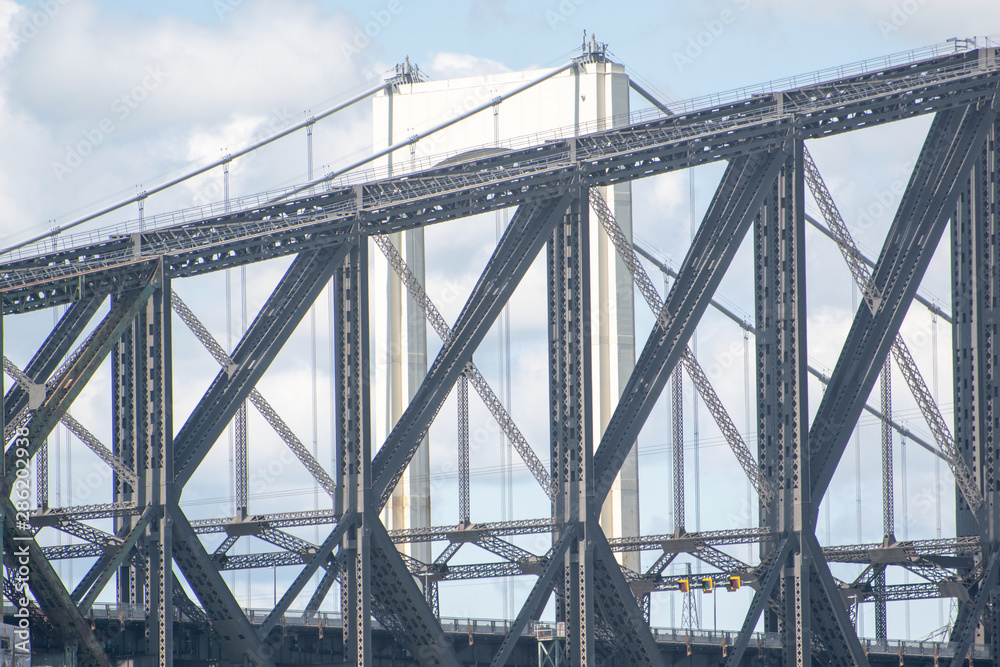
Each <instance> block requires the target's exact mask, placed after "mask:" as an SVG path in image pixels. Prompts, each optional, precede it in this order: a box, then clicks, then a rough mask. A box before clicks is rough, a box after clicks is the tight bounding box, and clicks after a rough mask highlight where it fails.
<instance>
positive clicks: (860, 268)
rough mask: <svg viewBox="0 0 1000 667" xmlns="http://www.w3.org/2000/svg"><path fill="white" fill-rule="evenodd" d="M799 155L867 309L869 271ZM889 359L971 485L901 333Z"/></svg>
mask: <svg viewBox="0 0 1000 667" xmlns="http://www.w3.org/2000/svg"><path fill="white" fill-rule="evenodd" d="M803 156H804V160H803V164H804V166H805V174H806V183H807V184H808V185H809V189H810V190H811V191H812V194H813V199H815V200H816V204H817V205H818V206H819V208H820V210H821V211H822V213H823V219H824V220H826V224H827V225H828V226H829V227H830V232H831V234H832V235H833V238H834V240H835V241H836V242H837V247H838V248H839V249H840V254H841V255H842V256H843V258H844V261H845V262H846V263H847V266H848V268H849V269H850V270H851V275H852V276H853V277H854V282H855V283H857V285H858V289H860V290H861V293H862V294H863V295H864V298H865V301H866V302H867V303H868V307H869V308H870V309H871V308H873V306H874V302H873V295H872V294H871V292H870V291H869V288H870V287H873V285H872V284H871V278H872V275H871V270H870V269H869V268H868V265H867V264H866V263H865V262H863V261H862V260H861V252H860V251H859V250H858V247H857V245H856V244H855V243H854V239H853V238H852V237H851V232H850V230H849V229H848V228H847V225H846V224H845V223H844V218H843V217H842V216H841V215H840V210H839V209H838V208H837V204H836V203H835V202H834V201H833V196H832V195H831V194H830V190H829V189H828V188H827V187H826V183H824V182H823V177H822V176H821V175H820V173H819V169H817V167H816V163H815V162H814V161H813V159H812V156H811V155H810V154H809V151H808V150H806V149H805V148H803ZM892 356H893V358H894V359H895V360H896V365H897V366H898V367H899V370H900V373H901V374H902V375H903V379H904V380H906V384H907V386H908V387H909V388H910V393H912V394H913V398H914V399H915V400H916V401H917V407H919V408H920V413H921V414H922V415H923V416H924V421H926V422H927V425H928V426H929V427H930V429H931V433H932V434H933V435H934V441H935V442H937V445H938V447H940V449H941V451H942V452H944V455H945V456H944V459H945V461H946V462H947V463H948V465H949V467H951V471H952V474H954V476H955V479H956V480H961V481H960V482H959V486H960V487H961V486H962V485H966V486H967V485H969V484H971V483H972V482H971V480H972V472H971V471H970V470H969V467H968V466H967V465H966V463H965V461H964V460H963V459H962V456H961V455H960V454H959V451H958V448H957V447H956V446H955V438H954V437H953V436H952V434H951V430H950V429H949V428H948V424H947V423H946V422H945V420H944V417H942V416H941V410H940V408H938V405H937V403H936V402H935V401H934V397H933V396H931V391H930V389H929V388H928V387H927V383H926V382H925V381H924V378H923V376H922V375H921V374H920V369H919V368H917V364H916V362H915V361H914V360H913V355H911V354H910V349H909V348H908V347H907V346H906V342H905V341H904V340H903V336H902V334H899V333H897V334H896V337H895V339H894V340H893V341H892ZM882 412H883V423H887V422H888V421H889V420H890V419H891V417H890V416H889V415H888V414H885V413H887V412H888V411H887V410H885V409H884V408H883V410H882ZM976 509H978V508H976V507H973V511H975V510H976Z"/></svg>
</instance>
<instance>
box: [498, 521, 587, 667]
mask: <svg viewBox="0 0 1000 667" xmlns="http://www.w3.org/2000/svg"><path fill="white" fill-rule="evenodd" d="M575 539H576V531H575V530H566V531H563V534H562V536H561V537H560V538H559V541H558V542H556V543H555V545H554V546H553V548H552V552H551V553H550V554H549V556H548V558H549V560H548V562H547V563H546V564H545V569H544V570H542V573H541V574H540V575H539V577H538V579H536V580H535V585H534V586H532V587H531V592H530V593H528V599H527V600H525V601H524V604H523V605H522V606H521V611H519V612H518V613H517V618H515V619H514V623H513V624H512V625H511V628H510V632H509V633H508V634H507V636H506V637H504V640H503V642H502V643H501V644H500V648H499V649H498V650H497V654H496V655H495V656H493V660H492V661H491V662H490V667H500V666H501V665H506V664H507V660H508V659H510V654H511V653H513V652H514V647H515V646H516V645H517V640H518V639H520V638H521V635H522V634H523V633H524V630H525V628H527V626H528V623H530V622H531V621H537V620H538V617H539V616H541V615H542V611H543V610H544V608H545V604H546V603H547V602H548V600H549V596H550V595H551V594H552V589H553V587H554V586H555V579H556V575H557V574H559V573H560V572H561V571H562V569H563V558H564V557H565V556H566V551H567V550H568V549H569V546H570V544H572V543H573V541H574V540H575Z"/></svg>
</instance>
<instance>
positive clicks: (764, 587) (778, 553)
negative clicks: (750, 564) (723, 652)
mask: <svg viewBox="0 0 1000 667" xmlns="http://www.w3.org/2000/svg"><path fill="white" fill-rule="evenodd" d="M793 545H794V541H793V540H792V538H791V537H790V536H788V535H786V536H785V537H783V538H782V540H781V542H780V543H779V544H778V546H777V547H775V549H774V550H773V551H771V553H769V554H768V559H767V560H766V561H765V562H764V563H761V566H763V567H762V568H761V566H758V568H759V569H762V570H763V572H764V576H763V577H762V578H761V579H759V583H758V584H757V590H756V591H755V592H754V594H753V599H752V600H751V601H750V608H749V609H748V610H747V615H746V618H744V619H743V626H742V627H741V628H740V633H739V634H738V635H737V636H736V641H735V642H734V644H733V649H732V653H730V654H729V657H728V659H727V660H726V667H736V665H739V664H740V662H741V661H742V660H743V652H744V651H746V650H747V644H749V643H750V637H751V636H752V635H753V631H754V628H756V627H757V621H758V620H759V619H760V615H761V612H763V611H764V606H765V605H766V604H767V603H768V601H769V600H770V599H771V593H772V592H773V591H774V586H775V584H777V583H778V579H779V578H780V575H781V570H782V568H784V567H785V564H786V563H787V561H788V555H789V554H791V553H792V546H793Z"/></svg>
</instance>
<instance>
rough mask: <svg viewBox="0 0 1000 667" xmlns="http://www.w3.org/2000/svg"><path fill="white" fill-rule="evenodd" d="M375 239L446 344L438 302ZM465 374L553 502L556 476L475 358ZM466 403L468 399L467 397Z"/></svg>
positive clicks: (447, 332)
mask: <svg viewBox="0 0 1000 667" xmlns="http://www.w3.org/2000/svg"><path fill="white" fill-rule="evenodd" d="M371 238H372V241H373V242H374V243H375V245H377V246H378V247H379V249H381V250H382V253H383V254H384V255H385V257H386V259H387V260H389V264H390V266H392V268H393V270H395V271H396V275H398V276H399V279H400V281H401V282H402V283H403V284H404V285H405V286H406V289H407V290H408V291H409V293H410V296H411V297H412V298H413V301H414V302H415V303H416V304H417V306H418V307H419V308H420V309H421V310H423V311H424V315H425V316H426V317H427V321H428V322H429V323H430V325H431V326H432V327H434V331H436V332H437V334H438V336H440V337H441V341H442V342H445V341H447V340H448V339H449V338H451V327H450V326H448V323H447V322H446V321H445V319H444V317H442V316H441V313H440V311H438V309H437V306H435V305H434V302H433V301H431V299H430V297H429V296H427V292H426V291H425V290H424V286H423V285H421V284H420V281H419V280H418V279H417V277H416V276H415V275H414V274H413V272H412V271H410V269H409V267H407V266H406V262H405V261H404V260H403V256H402V255H401V254H400V253H399V250H397V249H396V246H394V245H393V244H392V242H391V241H389V239H388V237H387V236H385V235H381V234H377V235H374V236H372V237H371ZM462 375H463V376H465V377H466V378H467V379H468V380H469V382H471V384H472V386H473V387H474V388H475V389H476V393H478V394H479V397H480V398H481V399H482V401H483V404H485V405H486V408H487V409H488V410H489V411H490V413H491V414H492V415H493V418H494V419H495V420H496V422H497V424H499V425H500V429H501V430H502V431H503V432H504V435H506V436H507V439H508V440H510V442H511V444H512V445H513V447H514V449H515V450H516V451H517V453H518V455H519V456H520V457H521V460H522V461H524V463H525V465H527V466H528V470H530V471H531V474H532V475H534V477H535V480H537V481H538V485H539V486H541V487H542V490H543V491H545V493H546V495H548V497H549V499H550V500H551V499H552V498H553V496H554V493H555V491H554V487H553V482H552V477H551V476H550V475H549V473H548V471H547V470H546V469H545V465H544V464H542V462H541V461H539V460H538V456H536V455H535V452H534V450H533V449H532V448H531V445H529V444H528V441H527V440H526V439H525V437H524V435H523V434H522V433H521V430H520V429H519V428H518V427H517V424H515V423H514V419H513V418H512V417H511V416H510V413H508V412H507V409H506V408H505V407H504V406H503V403H502V402H501V401H500V399H499V398H498V397H497V395H496V394H495V393H494V392H493V389H492V387H490V385H489V383H488V382H486V378H484V377H483V375H482V373H480V372H479V369H478V368H476V365H475V363H473V361H472V360H471V359H470V360H469V363H468V364H466V366H465V368H464V369H463V370H462ZM460 400H461V399H460ZM466 400H468V399H467V397H466ZM466 405H467V403H466ZM466 483H467V482H466ZM466 504H467V503H466Z"/></svg>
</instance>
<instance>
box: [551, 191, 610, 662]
mask: <svg viewBox="0 0 1000 667" xmlns="http://www.w3.org/2000/svg"><path fill="white" fill-rule="evenodd" d="M589 210H590V206H589V197H588V192H587V190H585V189H581V190H580V192H579V196H578V197H577V198H576V199H575V200H574V201H573V203H572V205H571V206H570V209H569V211H568V212H567V213H566V215H565V216H564V217H563V220H562V222H561V223H560V224H558V225H557V226H556V229H555V231H554V232H553V233H552V238H551V239H550V240H549V242H548V249H547V268H548V316H549V407H550V411H551V414H550V418H551V419H550V429H551V431H550V433H551V446H552V476H553V479H554V480H555V482H556V485H557V487H558V488H557V492H556V497H555V500H554V502H553V516H554V517H555V521H556V531H557V534H558V536H559V537H561V536H562V535H564V534H566V532H567V531H575V532H576V539H575V540H574V541H573V543H572V544H571V545H570V548H569V549H568V550H567V552H566V556H565V558H564V569H563V593H564V599H563V601H562V605H561V607H562V609H561V610H560V617H559V620H564V621H565V622H566V651H567V657H568V659H569V664H570V665H589V664H593V663H594V662H595V657H596V656H595V655H594V654H593V650H594V644H593V630H594V598H593V576H594V575H593V571H594V551H593V546H592V544H591V542H590V540H588V539H587V532H588V531H589V530H591V529H593V530H600V528H598V527H597V526H596V525H593V526H591V525H589V524H590V520H589V517H590V516H594V517H596V516H597V512H596V511H594V508H593V507H592V505H593V502H594V485H593V479H592V474H591V473H592V467H593V457H594V443H593V434H592V424H593V421H592V419H593V416H592V400H591V366H590V363H591V362H590V266H589V264H590V247H589V246H590V244H589V234H590V224H589V215H588V213H589Z"/></svg>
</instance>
